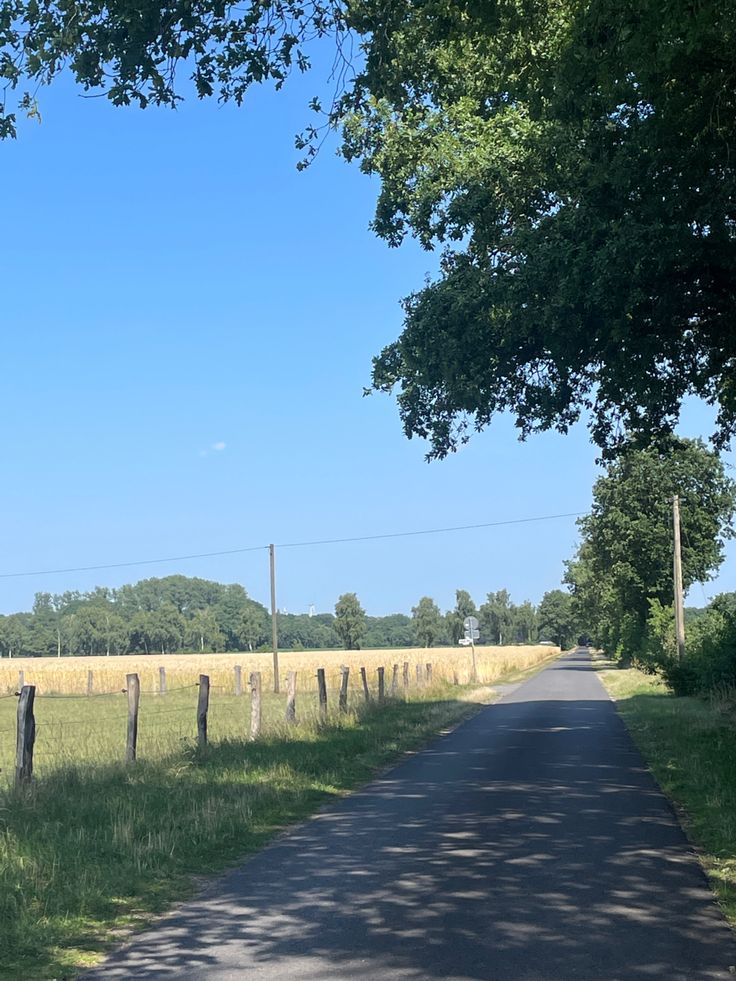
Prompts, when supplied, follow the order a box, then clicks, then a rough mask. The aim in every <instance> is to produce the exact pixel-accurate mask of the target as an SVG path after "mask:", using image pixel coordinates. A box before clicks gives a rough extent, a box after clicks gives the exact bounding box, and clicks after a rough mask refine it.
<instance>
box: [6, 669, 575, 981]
mask: <svg viewBox="0 0 736 981" xmlns="http://www.w3.org/2000/svg"><path fill="white" fill-rule="evenodd" d="M554 656H556V655H554ZM549 660H551V658H545V660H544V662H543V663H541V664H537V665H534V666H533V667H532V668H531V669H529V670H527V671H525V672H524V673H523V675H524V676H528V675H530V674H532V673H534V672H535V671H538V670H540V668H541V667H543V666H544V664H546V663H548V662H549ZM520 678H521V675H520V673H519V672H518V671H517V672H515V674H514V678H513V680H520ZM499 680H507V678H502V679H499ZM492 700H493V696H492V693H491V692H490V691H489V690H488V689H485V690H484V691H482V692H479V691H477V690H473V689H471V688H456V687H452V688H451V687H450V686H447V685H444V684H440V685H438V686H436V687H435V688H434V689H431V690H424V691H421V692H418V693H417V694H416V695H415V696H414V697H412V699H411V700H410V701H406V702H405V701H403V700H397V701H394V702H389V703H387V704H386V705H385V706H384V707H382V708H380V709H378V708H376V707H373V708H370V709H368V710H365V711H363V712H358V713H351V714H350V715H348V716H346V717H343V718H342V719H334V720H333V721H332V722H331V723H330V724H329V725H328V726H324V727H320V726H319V725H318V724H315V723H311V722H310V723H303V724H301V725H299V726H296V727H293V728H290V729H287V728H286V727H281V729H280V730H275V731H274V732H273V733H271V734H270V735H267V736H265V737H264V738H263V739H261V740H259V741H258V742H256V743H249V742H244V741H243V740H240V739H224V740H222V741H220V742H218V743H216V744H213V745H210V746H209V747H207V748H206V749H205V750H204V751H199V750H197V749H196V748H195V747H193V746H192V745H191V744H190V743H188V742H186V741H185V742H183V743H182V745H181V746H180V747H179V748H177V749H176V751H172V752H169V753H168V754H167V755H165V756H162V757H160V758H156V759H150V760H141V761H139V762H138V763H137V764H136V765H135V766H132V767H126V766H123V765H120V764H116V763H106V764H98V765H90V764H89V763H87V764H85V765H84V766H79V767H76V768H75V767H71V766H59V767H58V768H56V769H54V770H53V771H52V772H50V773H48V775H46V776H44V777H43V779H40V780H38V781H37V782H36V783H35V784H34V785H33V786H32V787H31V788H30V790H27V791H24V792H20V793H18V792H14V791H8V792H7V793H5V794H3V795H2V796H0V979H2V981H17V979H18V978H23V979H24V981H41V979H43V981H49V979H52V978H54V979H63V978H70V977H73V976H74V975H75V974H76V973H77V971H78V970H79V969H80V968H82V967H84V966H88V965H90V964H93V963H95V962H96V961H97V960H99V958H100V957H101V955H102V954H103V953H104V951H105V950H106V949H108V948H109V947H110V945H111V944H112V943H113V942H114V941H115V939H117V938H119V936H120V934H121V931H123V930H125V929H127V928H130V927H132V926H135V925H138V924H144V923H145V922H147V921H148V920H150V918H151V917H152V916H154V915H155V914H157V913H160V912H161V911H163V910H164V909H166V907H167V906H168V905H170V904H171V903H172V902H173V901H176V900H180V899H183V898H185V897H186V896H188V895H191V893H192V891H193V890H194V888H195V887H196V880H195V878H194V877H195V876H201V875H203V874H208V873H214V872H218V871H221V870H222V869H224V868H226V867H227V866H228V865H232V864H233V863H234V862H235V861H236V860H238V859H241V858H243V857H244V856H245V855H247V854H248V853H250V852H252V851H254V850H256V849H257V848H259V847H261V846H262V845H263V844H265V843H266V842H267V841H268V840H269V839H270V838H272V837H273V836H274V835H275V834H276V833H278V831H279V830H281V829H283V828H284V827H285V826H287V825H289V824H290V823H293V822H294V821H297V820H299V819H301V818H304V817H306V816H308V815H309V814H311V813H313V812H314V811H315V810H316V809H317V808H318V807H319V806H320V805H321V804H323V803H324V802H326V801H327V800H329V799H330V797H334V796H337V795H340V794H343V793H345V792H347V791H349V790H351V789H353V788H355V787H356V786H359V785H360V784H362V783H364V782H365V781H367V780H368V779H369V778H370V777H371V776H372V775H373V774H374V773H375V772H376V771H377V770H380V769H381V768H382V767H385V766H386V765H387V764H388V763H390V762H392V761H395V760H396V758H397V757H398V756H399V755H400V754H401V753H403V752H406V751H408V750H412V749H416V748H417V747H419V746H421V745H422V744H424V743H426V741H427V740H428V739H429V737H431V736H432V735H434V734H436V733H438V732H440V731H442V730H443V729H446V728H448V727H450V726H452V725H454V724H456V723H458V722H459V721H461V720H462V719H464V718H466V717H467V716H469V715H470V714H472V713H473V712H474V711H476V710H477V709H478V708H479V706H480V704H483V703H487V702H489V701H492Z"/></svg>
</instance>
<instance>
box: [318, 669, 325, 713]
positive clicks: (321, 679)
mask: <svg viewBox="0 0 736 981" xmlns="http://www.w3.org/2000/svg"><path fill="white" fill-rule="evenodd" d="M317 691H318V692H319V721H320V722H327V682H326V680H325V669H324V668H317Z"/></svg>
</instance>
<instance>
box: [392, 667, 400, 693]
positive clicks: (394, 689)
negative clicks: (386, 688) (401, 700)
mask: <svg viewBox="0 0 736 981" xmlns="http://www.w3.org/2000/svg"><path fill="white" fill-rule="evenodd" d="M398 692H399V666H398V664H394V670H393V674H392V675H391V698H396V696H397V694H398Z"/></svg>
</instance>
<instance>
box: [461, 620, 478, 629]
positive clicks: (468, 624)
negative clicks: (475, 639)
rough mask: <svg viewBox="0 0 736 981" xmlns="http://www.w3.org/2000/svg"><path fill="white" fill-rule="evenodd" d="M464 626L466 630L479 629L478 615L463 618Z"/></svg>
mask: <svg viewBox="0 0 736 981" xmlns="http://www.w3.org/2000/svg"><path fill="white" fill-rule="evenodd" d="M463 626H464V627H465V629H466V630H477V629H478V617H465V619H464V620H463Z"/></svg>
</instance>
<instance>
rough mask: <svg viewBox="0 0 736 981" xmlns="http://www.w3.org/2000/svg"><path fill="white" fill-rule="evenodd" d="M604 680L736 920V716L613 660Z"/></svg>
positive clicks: (735, 922)
mask: <svg viewBox="0 0 736 981" xmlns="http://www.w3.org/2000/svg"><path fill="white" fill-rule="evenodd" d="M601 676H602V678H603V681H604V683H605V685H606V687H607V688H608V691H609V692H610V694H611V695H612V696H613V697H614V698H615V699H616V704H617V706H618V710H619V712H620V713H621V715H622V717H623V719H624V721H625V723H626V725H627V726H628V728H629V731H630V732H631V735H632V737H633V739H634V741H635V743H636V744H637V746H638V747H639V749H640V751H641V753H642V755H643V757H644V759H645V760H646V761H647V763H648V764H649V767H650V768H651V770H652V773H653V774H654V776H655V778H656V780H657V782H658V783H659V785H660V787H661V788H662V790H663V791H664V792H665V794H667V796H668V797H669V798H670V799H671V800H672V801H673V803H674V804H675V806H676V807H677V809H678V811H679V813H680V818H681V821H682V824H683V826H684V828H685V830H686V831H687V833H688V836H689V837H690V839H691V841H692V842H693V844H694V845H695V846H696V848H697V850H698V853H699V855H700V859H701V862H702V864H703V867H704V868H705V870H706V872H707V874H708V877H709V879H710V881H711V885H712V887H713V889H714V891H715V893H716V896H717V898H718V901H719V903H720V905H721V907H722V909H723V911H724V913H725V914H726V916H727V918H728V920H729V922H730V923H731V924H732V925H734V926H736V720H735V719H734V716H733V712H732V709H731V708H729V707H728V706H726V705H724V704H720V703H718V702H716V701H713V702H707V701H704V700H702V699H699V698H675V697H674V696H673V695H670V694H669V693H668V692H667V690H666V688H665V687H664V685H663V684H662V683H661V682H660V681H659V680H657V679H656V678H653V677H651V676H650V675H645V674H642V672H640V671H636V670H634V669H628V670H622V669H616V668H613V667H610V666H609V667H608V668H607V669H604V670H602V671H601Z"/></svg>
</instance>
